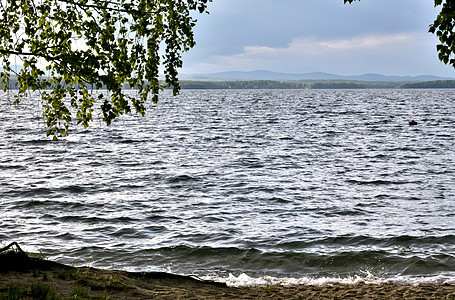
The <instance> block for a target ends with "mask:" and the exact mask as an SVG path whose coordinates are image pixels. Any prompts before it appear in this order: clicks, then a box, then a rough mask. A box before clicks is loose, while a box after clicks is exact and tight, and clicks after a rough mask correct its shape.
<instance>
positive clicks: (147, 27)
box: [0, 0, 211, 138]
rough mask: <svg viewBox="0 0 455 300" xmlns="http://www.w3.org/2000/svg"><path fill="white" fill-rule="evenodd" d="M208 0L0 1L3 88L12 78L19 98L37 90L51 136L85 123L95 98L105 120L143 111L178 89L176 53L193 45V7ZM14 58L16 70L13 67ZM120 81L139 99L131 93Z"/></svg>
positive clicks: (178, 56)
mask: <svg viewBox="0 0 455 300" xmlns="http://www.w3.org/2000/svg"><path fill="white" fill-rule="evenodd" d="M208 2H211V0H181V1H173V0H48V1H42V0H31V1H30V0H29V1H24V0H1V1H0V64H1V65H0V67H2V69H3V70H2V72H1V73H0V80H1V84H2V88H3V90H4V91H6V90H7V89H9V87H10V84H9V81H10V78H11V77H12V76H15V78H17V85H18V94H17V96H16V97H17V98H16V103H19V102H20V100H21V99H22V98H23V97H26V95H27V92H28V91H38V92H39V93H40V94H41V97H40V98H41V101H42V105H43V115H44V118H45V120H46V126H47V134H48V135H49V136H53V137H54V138H57V137H58V136H66V135H68V132H69V125H70V122H71V121H72V120H73V119H74V117H76V119H77V123H78V124H81V125H83V126H84V127H87V126H88V125H89V123H90V122H91V121H92V120H93V111H94V105H95V103H98V104H99V106H100V108H101V111H102V114H103V120H104V121H105V122H106V123H107V124H108V125H109V124H111V122H112V121H113V120H114V119H115V118H116V117H119V116H120V115H123V114H127V113H130V112H133V111H134V112H137V113H139V114H141V115H144V114H145V111H146V105H145V104H146V101H147V99H150V98H151V101H152V102H154V103H156V102H157V101H158V96H159V93H160V91H161V90H162V89H163V88H165V87H172V88H173V92H174V94H177V93H178V91H179V89H180V87H179V83H178V79H177V75H178V72H177V70H178V68H180V67H181V66H182V59H181V54H182V53H183V52H185V51H188V50H189V49H190V48H192V47H194V45H195V40H194V36H193V27H194V26H195V24H196V20H195V19H194V18H193V17H192V16H191V11H198V12H201V13H202V12H205V11H206V8H207V4H208ZM13 57H14V59H15V60H17V59H18V60H20V64H21V65H22V68H21V70H19V71H17V70H15V69H14V68H13V67H12V64H11V62H12V61H13ZM160 71H164V74H165V80H164V82H163V81H160V80H159V73H160ZM124 85H129V86H130V87H134V88H136V89H137V90H138V96H137V97H131V96H128V95H127V94H126V93H125V92H124V91H123V90H122V87H123V86H124ZM101 88H102V89H105V91H103V92H100V93H96V96H95V93H93V91H94V90H98V89H101Z"/></svg>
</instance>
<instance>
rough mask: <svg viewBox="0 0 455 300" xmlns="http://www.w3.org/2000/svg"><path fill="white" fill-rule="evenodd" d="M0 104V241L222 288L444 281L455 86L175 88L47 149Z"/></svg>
mask: <svg viewBox="0 0 455 300" xmlns="http://www.w3.org/2000/svg"><path fill="white" fill-rule="evenodd" d="M8 99H9V96H8V95H6V94H1V104H0V105H1V109H0V128H1V130H0V151H1V160H0V195H1V197H0V214H1V218H0V228H1V230H0V242H2V243H3V244H6V243H9V242H12V241H17V242H19V243H20V244H21V245H22V246H24V248H26V249H27V250H30V251H35V252H36V251H38V250H40V251H42V252H43V253H44V254H45V255H46V256H47V257H48V258H49V259H51V260H56V261H59V262H62V263H67V264H72V263H76V264H78V265H87V264H90V265H91V266H93V267H99V268H114V269H126V270H141V271H167V272H173V273H179V274H191V275H197V276H199V277H203V278H216V279H218V280H225V281H226V280H227V281H229V282H231V283H232V284H239V283H240V284H242V283H243V284H246V283H263V282H264V281H257V280H256V281H255V278H262V279H263V280H265V281H267V280H269V282H270V280H275V278H287V282H296V281H292V280H297V281H298V280H299V279H300V280H303V281H300V282H304V283H305V282H306V283H314V282H320V281H318V280H321V278H329V279H331V280H340V279H339V278H344V279H346V278H348V279H349V278H357V276H358V277H360V278H367V279H371V278H374V279H375V280H387V279H392V280H395V281H400V280H408V281H411V282H421V281H422V280H423V281H428V282H449V283H453V282H455V228H454V225H453V224H455V147H454V142H453V141H454V138H455V109H454V100H455V91H454V90H194V91H189V90H185V91H182V93H181V95H180V96H178V97H171V96H170V95H168V94H165V95H164V96H163V98H162V99H161V101H160V102H159V103H158V105H156V106H152V107H150V109H149V111H148V114H147V116H146V117H145V118H141V117H136V116H127V117H124V118H121V119H118V120H117V121H116V122H114V124H113V125H112V126H110V127H107V128H106V127H105V125H104V124H102V122H101V121H100V120H98V119H97V120H95V122H94V124H93V126H92V127H90V128H89V129H88V130H86V131H84V130H80V129H78V130H77V131H73V132H72V133H71V134H70V137H68V138H66V139H62V140H60V141H58V142H53V141H49V140H48V139H47V138H46V137H45V128H44V126H43V124H42V121H41V120H40V118H39V116H40V108H39V106H38V105H37V104H31V105H30V104H29V105H21V106H18V107H16V106H13V105H11V104H10V102H9V100H8ZM28 101H30V103H36V102H37V98H33V99H32V98H31V99H29V100H28ZM25 102H27V101H25ZM410 119H415V120H416V121H417V122H418V125H416V126H409V125H408V121H409V120H410ZM229 274H231V275H229ZM242 274H246V275H242ZM266 276H269V277H266ZM420 277H424V279H422V278H420ZM220 278H221V279H220ZM223 278H224V279H223ZM272 278H273V279H272Z"/></svg>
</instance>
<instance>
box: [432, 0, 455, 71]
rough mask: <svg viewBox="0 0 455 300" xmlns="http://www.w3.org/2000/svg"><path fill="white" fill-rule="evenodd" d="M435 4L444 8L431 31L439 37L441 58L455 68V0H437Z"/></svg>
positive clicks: (438, 46) (439, 54)
mask: <svg viewBox="0 0 455 300" xmlns="http://www.w3.org/2000/svg"><path fill="white" fill-rule="evenodd" d="M434 5H435V7H436V6H442V8H441V11H440V13H439V14H438V16H437V17H436V20H435V21H434V23H433V24H432V25H430V29H429V32H431V33H434V34H436V36H437V37H438V38H439V41H440V44H438V45H437V46H436V49H437V50H438V56H439V59H440V60H441V61H442V62H443V63H445V64H449V65H452V66H453V67H454V68H455V55H454V54H455V33H454V26H455V0H444V1H443V0H435V1H434Z"/></svg>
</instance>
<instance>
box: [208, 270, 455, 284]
mask: <svg viewBox="0 0 455 300" xmlns="http://www.w3.org/2000/svg"><path fill="white" fill-rule="evenodd" d="M200 278H201V279H203V280H208V281H215V282H222V283H226V285H228V286H230V287H241V286H268V285H283V286H295V285H315V286H321V285H330V284H346V285H350V284H358V283H365V284H390V283H391V284H400V285H421V284H444V285H455V274H451V275H435V276H422V277H418V276H395V277H390V278H380V277H376V276H374V275H372V274H366V275H365V276H349V277H301V278H289V277H288V278H277V277H273V276H262V277H250V276H248V275H247V274H245V273H243V274H240V275H239V276H234V275H232V274H229V276H228V277H217V276H202V277H200Z"/></svg>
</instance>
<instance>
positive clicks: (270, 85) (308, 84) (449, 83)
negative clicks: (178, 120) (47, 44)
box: [9, 77, 455, 90]
mask: <svg viewBox="0 0 455 300" xmlns="http://www.w3.org/2000/svg"><path fill="white" fill-rule="evenodd" d="M180 87H181V88H182V89H186V90H190V89H201V90H202V89H209V90H210V89H455V80H435V81H412V82H403V81H377V82H375V81H355V80H283V81H280V80H236V81H199V80H181V81H180ZM9 88H10V89H12V90H16V89H18V85H17V81H16V78H15V77H12V78H11V79H10V83H9ZM124 88H125V89H131V87H130V86H128V85H125V86H124Z"/></svg>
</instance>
